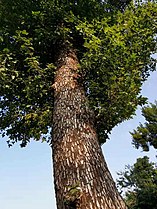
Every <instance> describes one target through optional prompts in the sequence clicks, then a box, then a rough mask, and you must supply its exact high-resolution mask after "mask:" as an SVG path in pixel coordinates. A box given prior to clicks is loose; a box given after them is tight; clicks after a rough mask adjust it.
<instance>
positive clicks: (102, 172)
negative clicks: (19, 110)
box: [52, 47, 127, 209]
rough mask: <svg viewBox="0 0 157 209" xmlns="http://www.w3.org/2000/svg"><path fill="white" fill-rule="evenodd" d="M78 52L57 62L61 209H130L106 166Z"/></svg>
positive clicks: (68, 52)
mask: <svg viewBox="0 0 157 209" xmlns="http://www.w3.org/2000/svg"><path fill="white" fill-rule="evenodd" d="M78 68H79V63H78V60H77V56H76V53H75V50H72V49H68V48H66V47H64V48H63V50H62V51H61V52H60V55H59V57H58V60H57V70H56V75H55V81H54V84H53V88H54V113H53V140H52V149H53V163H54V181H55V192H56V200H57V208H58V209H126V208H127V207H126V206H125V204H124V202H123V200H122V198H121V197H120V195H119V194H118V192H117V189H116V187H115V183H114V181H113V179H112V177H111V174H110V172H109V170H108V168H107V165H106V163H105V160H104V157H103V154H102V150H101V147H100V145H99V143H98V139H97V134H96V131H95V129H94V127H93V119H92V114H91V111H90V108H89V107H88V101H87V99H86V96H85V91H84V89H83V87H82V86H81V85H80V84H79V82H78V79H77V78H78V73H77V72H78Z"/></svg>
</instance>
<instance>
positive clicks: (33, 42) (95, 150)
mask: <svg viewBox="0 0 157 209" xmlns="http://www.w3.org/2000/svg"><path fill="white" fill-rule="evenodd" d="M0 6H1V7H0V22H1V25H0V34H1V35H0V41H1V43H0V49H1V52H0V59H1V64H0V65H1V68H0V99H1V100H0V129H1V132H2V135H3V136H5V135H7V136H8V138H9V140H8V145H9V146H12V145H13V144H14V143H15V142H20V144H21V146H22V147H24V146H26V145H27V143H28V142H29V141H30V140H31V139H34V140H46V141H48V142H50V144H51V146H52V150H53V162H54V177H55V191H56V197H57V206H58V209H61V208H62V209H63V208H80V209H85V208H88V209H89V207H90V208H102V207H103V208H112V209H114V208H118V207H119V208H121V209H122V208H126V206H125V205H124V203H123V201H122V199H121V197H120V196H119V195H118V193H117V190H116V188H115V185H114V182H113V180H112V177H111V175H110V173H109V171H108V169H107V166H106V164H105V161H104V158H103V156H102V151H101V148H100V144H103V143H104V142H105V141H106V139H107V138H108V134H109V133H110V131H111V130H112V128H113V127H115V126H116V125H117V124H119V123H121V122H122V121H125V120H127V119H129V118H130V117H131V116H132V115H133V114H134V112H135V110H136V107H137V105H141V104H144V103H145V98H143V97H142V96H141V95H140V90H141V85H142V83H143V82H144V81H145V80H146V79H147V77H148V76H149V72H150V71H153V70H155V66H156V61H155V59H153V58H152V57H151V54H153V53H155V52H156V32H157V3H156V1H148V2H147V1H145V2H144V3H139V2H138V1H137V2H135V3H134V1H125V2H124V1H120V4H114V3H113V1H101V0H91V1H89V0H88V1H86V0H79V1H70V0H69V1H67V0H66V1H65V0H53V1H52V0H46V1H45V0H38V1H27V0H16V1H15V0H5V1H4V0H1V1H0Z"/></svg>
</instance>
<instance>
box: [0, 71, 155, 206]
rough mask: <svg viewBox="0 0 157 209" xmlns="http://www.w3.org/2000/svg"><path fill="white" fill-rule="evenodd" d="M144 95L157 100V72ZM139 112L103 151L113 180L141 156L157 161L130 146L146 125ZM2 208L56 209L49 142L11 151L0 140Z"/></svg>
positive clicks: (115, 129) (152, 100) (116, 129)
mask: <svg viewBox="0 0 157 209" xmlns="http://www.w3.org/2000/svg"><path fill="white" fill-rule="evenodd" d="M142 94H143V95H144V96H146V97H148V98H149V101H150V102H154V100H155V99H157V72H154V73H152V75H151V76H150V78H149V79H148V81H147V82H146V83H145V84H144V86H143V89H142ZM143 121H144V119H143V117H142V116H141V112H140V109H138V110H137V115H136V116H135V117H134V118H133V119H132V120H129V121H126V122H124V123H122V124H121V125H119V126H117V127H116V128H114V130H113V131H112V134H111V137H110V140H108V142H107V143H106V144H104V145H103V147H102V148H103V152H104V155H105V158H106V161H107V164H108V166H109V169H110V171H111V173H112V176H113V177H114V179H116V177H117V175H116V172H118V171H120V170H123V169H124V167H125V165H126V164H133V163H134V162H135V161H136V159H137V158H138V157H142V156H144V155H148V156H149V157H150V159H151V160H152V161H156V159H155V155H156V153H155V150H153V149H152V150H151V151H150V152H149V153H145V152H142V151H141V150H136V149H134V148H133V146H132V145H131V137H130V134H129V131H132V130H133V129H134V128H136V127H137V125H138V124H139V122H143ZM0 205H1V208H2V209H28V208H29V209H36V208H38V209H49V208H51V209H56V206H55V195H54V190H53V178H52V160H51V150H50V148H49V146H48V144H46V143H40V142H33V141H32V142H31V143H30V144H29V145H28V146H27V147H26V148H23V149H21V148H20V147H19V146H18V145H14V146H13V147H12V148H8V147H7V144H6V142H5V140H4V139H0Z"/></svg>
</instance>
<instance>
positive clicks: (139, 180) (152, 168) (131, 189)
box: [117, 156, 157, 209]
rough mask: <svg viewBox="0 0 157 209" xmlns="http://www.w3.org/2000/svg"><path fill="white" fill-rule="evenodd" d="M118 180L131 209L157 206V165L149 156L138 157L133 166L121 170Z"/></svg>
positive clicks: (150, 208) (148, 208) (145, 208)
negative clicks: (150, 160)
mask: <svg viewBox="0 0 157 209" xmlns="http://www.w3.org/2000/svg"><path fill="white" fill-rule="evenodd" d="M118 175H119V179H118V180H117V183H118V186H119V188H120V190H121V192H124V195H125V201H126V203H127V205H128V207H129V209H156V208H157V202H156V197H157V167H156V165H155V163H152V162H149V158H148V157H146V156H145V157H143V158H138V159H137V161H136V163H135V164H134V165H133V166H129V165H128V166H126V167H125V171H123V172H119V173H118Z"/></svg>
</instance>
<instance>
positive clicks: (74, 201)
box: [64, 185, 82, 209]
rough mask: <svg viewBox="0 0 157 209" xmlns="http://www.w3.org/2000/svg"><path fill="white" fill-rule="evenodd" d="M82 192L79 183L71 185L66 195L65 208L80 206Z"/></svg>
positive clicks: (71, 208)
mask: <svg viewBox="0 0 157 209" xmlns="http://www.w3.org/2000/svg"><path fill="white" fill-rule="evenodd" d="M81 194H82V189H81V188H80V187H79V186H78V185H72V186H70V187H69V188H68V191H67V192H66V195H65V197H64V206H65V209H77V208H79V202H80V198H81Z"/></svg>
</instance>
